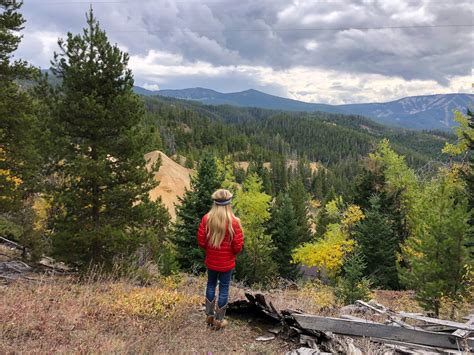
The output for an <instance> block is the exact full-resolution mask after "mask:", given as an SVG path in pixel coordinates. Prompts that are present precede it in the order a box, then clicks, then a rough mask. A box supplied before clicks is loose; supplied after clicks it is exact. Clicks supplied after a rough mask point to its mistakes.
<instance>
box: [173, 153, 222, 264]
mask: <svg viewBox="0 0 474 355" xmlns="http://www.w3.org/2000/svg"><path fill="white" fill-rule="evenodd" d="M220 185H221V181H220V178H219V174H218V170H217V165H216V160H215V158H214V157H213V156H211V155H209V154H206V155H204V157H203V158H202V160H201V161H200V162H199V167H198V172H197V175H196V177H192V178H191V189H190V190H188V191H186V193H185V194H184V196H183V197H182V198H180V199H179V200H180V205H179V206H178V207H177V212H176V224H175V232H174V242H175V244H176V247H177V253H178V255H177V257H178V261H179V263H180V265H181V267H182V268H183V269H185V270H188V271H202V270H204V252H203V251H202V250H201V249H199V247H198V245H197V241H196V235H197V230H198V228H199V223H200V222H201V219H202V217H203V216H204V215H205V214H206V213H207V212H209V210H210V208H211V206H212V198H211V195H212V194H213V192H214V191H215V190H217V189H218V188H219V187H220Z"/></svg>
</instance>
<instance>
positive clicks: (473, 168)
mask: <svg viewBox="0 0 474 355" xmlns="http://www.w3.org/2000/svg"><path fill="white" fill-rule="evenodd" d="M467 119H468V127H469V128H468V129H466V131H465V132H464V133H463V135H464V138H465V139H466V143H467V154H468V166H467V169H466V172H465V173H464V176H463V177H464V180H465V181H466V190H467V196H468V210H469V211H470V214H469V226H470V229H469V234H468V237H467V240H466V245H467V246H468V248H469V250H470V255H471V258H472V259H474V113H473V112H472V111H470V110H469V109H468V110H467Z"/></svg>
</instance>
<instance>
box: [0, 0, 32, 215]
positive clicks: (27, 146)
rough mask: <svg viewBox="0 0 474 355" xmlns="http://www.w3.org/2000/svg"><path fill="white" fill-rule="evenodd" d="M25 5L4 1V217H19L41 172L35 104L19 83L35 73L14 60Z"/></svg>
mask: <svg viewBox="0 0 474 355" xmlns="http://www.w3.org/2000/svg"><path fill="white" fill-rule="evenodd" d="M21 6H22V2H20V1H18V2H15V1H0V8H1V9H2V13H1V14H0V117H1V120H0V142H1V145H0V190H1V194H2V195H1V197H0V213H2V214H5V213H7V212H11V213H13V214H15V213H17V212H18V211H19V210H20V209H21V207H22V202H23V200H24V199H25V197H26V195H28V194H29V193H31V190H32V186H31V183H32V182H33V180H34V176H35V175H36V172H37V165H35V163H37V160H38V152H37V150H36V146H35V144H34V138H35V134H36V133H37V132H36V131H35V126H36V117H35V116H34V115H33V110H32V106H33V101H32V99H31V97H30V96H29V95H28V93H27V92H25V90H22V89H21V88H20V87H19V85H18V84H17V81H18V80H20V79H28V78H31V77H32V75H33V74H34V73H35V70H34V69H33V68H31V67H29V66H28V64H27V63H26V62H24V61H21V60H14V59H13V58H14V54H13V53H14V52H15V51H16V50H17V48H18V46H19V44H20V42H21V38H22V36H21V35H20V34H19V32H20V31H21V30H22V29H23V24H24V23H25V20H24V18H23V16H22V15H21V13H19V12H18V11H19V9H20V8H21Z"/></svg>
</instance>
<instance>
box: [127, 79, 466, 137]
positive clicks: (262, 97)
mask: <svg viewBox="0 0 474 355" xmlns="http://www.w3.org/2000/svg"><path fill="white" fill-rule="evenodd" d="M134 89H135V92H136V93H138V94H140V95H145V96H154V95H160V96H165V97H172V98H176V99H183V100H192V101H198V102H201V103H203V104H207V105H232V106H241V107H258V108H267V109H275V110H284V111H305V112H312V111H322V112H329V113H341V114H352V115H360V116H365V117H368V118H371V119H372V120H374V121H376V122H379V123H382V124H385V125H390V126H396V127H402V128H410V129H419V130H423V129H441V130H449V129H450V128H451V127H452V126H455V125H456V122H454V121H453V111H455V110H461V111H463V112H465V111H466V108H468V107H469V108H470V109H471V110H474V95H473V94H466V93H454V94H439V95H424V96H411V97H405V98H402V99H399V100H395V101H390V102H383V103H361V104H345V105H328V104H318V103H309V102H303V101H298V100H292V99H288V98H283V97H279V96H274V95H269V94H266V93H264V92H261V91H258V90H253V89H250V90H245V91H241V92H234V93H221V92H218V91H214V90H211V89H205V88H190V89H180V90H157V91H151V90H147V89H144V88H141V87H138V86H136V87H135V88H134Z"/></svg>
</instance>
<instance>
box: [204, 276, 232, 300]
mask: <svg viewBox="0 0 474 355" xmlns="http://www.w3.org/2000/svg"><path fill="white" fill-rule="evenodd" d="M232 271H233V270H229V271H227V272H219V271H214V270H210V269H208V270H207V287H206V298H207V299H208V300H209V301H211V302H212V301H213V300H214V297H216V287H217V280H219V299H218V300H217V306H218V307H219V308H222V307H224V306H225V305H227V301H228V299H229V286H230V278H231V277H232Z"/></svg>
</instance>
